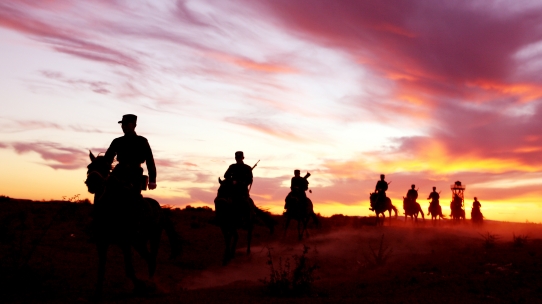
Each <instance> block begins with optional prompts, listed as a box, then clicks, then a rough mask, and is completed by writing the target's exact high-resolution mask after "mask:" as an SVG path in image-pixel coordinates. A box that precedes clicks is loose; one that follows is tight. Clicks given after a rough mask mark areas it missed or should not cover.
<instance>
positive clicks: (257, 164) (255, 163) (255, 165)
mask: <svg viewBox="0 0 542 304" xmlns="http://www.w3.org/2000/svg"><path fill="white" fill-rule="evenodd" d="M259 162H260V160H259V159H258V161H257V162H256V163H255V164H254V166H252V170H254V168H256V166H257V165H258V163H259Z"/></svg>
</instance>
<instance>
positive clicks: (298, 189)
mask: <svg viewBox="0 0 542 304" xmlns="http://www.w3.org/2000/svg"><path fill="white" fill-rule="evenodd" d="M309 176H311V174H310V173H308V172H307V175H305V177H301V171H299V170H297V169H296V170H294V177H292V180H291V182H290V190H291V191H290V193H289V194H288V196H291V195H293V196H294V197H297V199H298V201H299V203H301V204H305V203H306V202H307V194H306V193H305V191H307V190H308V189H309V181H308V180H307V179H308V178H309ZM288 201H289V200H288V197H287V199H286V204H285V205H284V209H286V210H288V209H289V208H290V207H291V206H289V205H288Z"/></svg>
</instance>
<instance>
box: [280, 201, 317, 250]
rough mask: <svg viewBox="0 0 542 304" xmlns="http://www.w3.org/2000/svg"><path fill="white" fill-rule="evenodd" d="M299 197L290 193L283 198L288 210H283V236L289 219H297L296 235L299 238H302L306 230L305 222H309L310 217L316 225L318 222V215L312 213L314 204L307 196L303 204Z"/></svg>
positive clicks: (286, 230)
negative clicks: (284, 221)
mask: <svg viewBox="0 0 542 304" xmlns="http://www.w3.org/2000/svg"><path fill="white" fill-rule="evenodd" d="M300 199H302V198H300V197H298V196H296V195H293V194H292V193H290V194H288V196H286V199H285V201H286V205H287V206H288V210H287V211H286V212H284V216H285V217H286V224H285V227H284V236H286V232H288V226H289V225H290V221H291V220H292V219H293V220H296V221H297V237H298V239H299V240H301V239H302V238H303V234H305V231H306V230H307V224H308V223H309V220H310V219H311V218H312V220H313V221H314V223H315V224H316V226H318V225H319V224H320V223H319V221H318V217H317V216H316V214H315V213H314V206H313V204H312V201H311V199H310V198H308V197H307V198H306V202H305V203H304V204H303V203H301V202H300Z"/></svg>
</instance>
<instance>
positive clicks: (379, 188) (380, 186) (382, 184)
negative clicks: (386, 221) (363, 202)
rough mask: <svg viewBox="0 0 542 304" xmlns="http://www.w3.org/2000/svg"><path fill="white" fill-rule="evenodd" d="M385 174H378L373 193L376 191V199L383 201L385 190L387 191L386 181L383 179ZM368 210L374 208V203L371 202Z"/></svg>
mask: <svg viewBox="0 0 542 304" xmlns="http://www.w3.org/2000/svg"><path fill="white" fill-rule="evenodd" d="M385 177H386V176H385V175H384V174H380V180H379V181H378V182H376V186H375V193H378V201H379V202H383V201H384V200H385V199H386V191H388V182H386V181H385V180H384V178H385ZM369 210H371V211H373V210H374V204H373V202H371V208H369Z"/></svg>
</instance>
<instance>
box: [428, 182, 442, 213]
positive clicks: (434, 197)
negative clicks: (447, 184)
mask: <svg viewBox="0 0 542 304" xmlns="http://www.w3.org/2000/svg"><path fill="white" fill-rule="evenodd" d="M427 199H430V200H431V203H430V205H429V208H432V207H436V206H439V199H440V194H439V193H438V192H437V187H433V192H431V193H430V194H429V197H428V198H427Z"/></svg>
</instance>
